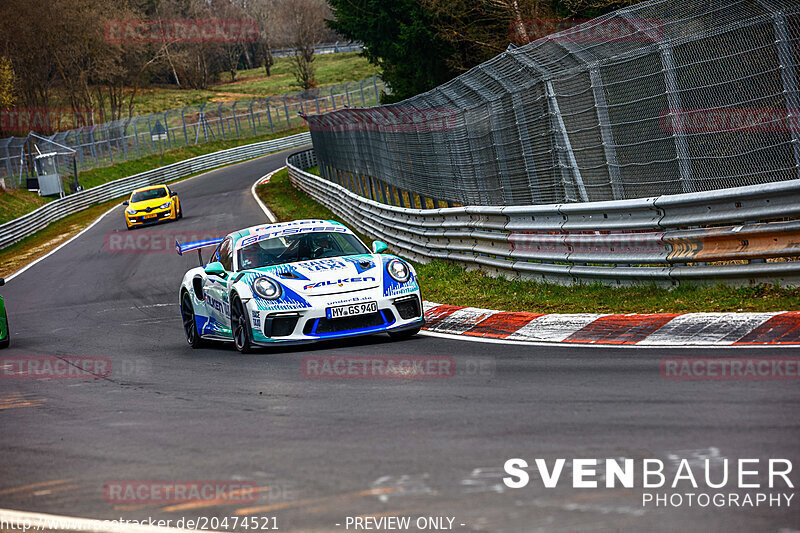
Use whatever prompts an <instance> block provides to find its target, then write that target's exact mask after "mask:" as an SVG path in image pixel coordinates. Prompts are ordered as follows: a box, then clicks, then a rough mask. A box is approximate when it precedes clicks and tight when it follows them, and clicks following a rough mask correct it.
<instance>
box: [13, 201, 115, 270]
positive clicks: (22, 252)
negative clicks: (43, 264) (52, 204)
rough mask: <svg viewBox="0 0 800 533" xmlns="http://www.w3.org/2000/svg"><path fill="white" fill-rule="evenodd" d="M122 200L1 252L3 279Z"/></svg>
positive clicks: (74, 217) (57, 224)
mask: <svg viewBox="0 0 800 533" xmlns="http://www.w3.org/2000/svg"><path fill="white" fill-rule="evenodd" d="M119 201H120V200H119V199H115V200H109V201H108V202H105V203H103V204H96V205H93V206H91V207H89V208H87V209H84V210H83V211H79V212H77V213H75V214H74V215H70V216H68V217H65V218H62V219H61V220H58V221H56V222H53V223H52V224H49V225H48V226H47V227H46V228H44V229H43V230H41V231H37V232H36V233H34V234H33V235H31V236H29V237H26V238H24V239H23V240H21V241H19V242H17V243H15V244H12V245H11V246H9V247H7V248H3V249H2V250H0V278H1V277H5V276H8V275H9V274H12V273H14V272H16V271H17V270H19V269H20V268H22V267H23V266H25V265H27V264H28V263H30V262H31V261H33V260H35V259H37V258H39V257H41V256H43V255H45V254H46V253H48V252H49V251H50V250H52V249H53V248H55V247H56V246H58V245H59V244H61V243H63V242H65V241H66V240H67V239H69V238H70V237H72V236H73V235H75V234H77V233H78V232H79V231H81V230H82V229H83V228H85V227H86V226H88V225H89V224H91V223H92V221H93V220H94V219H96V218H97V217H99V216H100V215H102V214H103V213H104V212H105V211H107V210H108V209H110V208H111V206H113V205H114V204H118V203H119Z"/></svg>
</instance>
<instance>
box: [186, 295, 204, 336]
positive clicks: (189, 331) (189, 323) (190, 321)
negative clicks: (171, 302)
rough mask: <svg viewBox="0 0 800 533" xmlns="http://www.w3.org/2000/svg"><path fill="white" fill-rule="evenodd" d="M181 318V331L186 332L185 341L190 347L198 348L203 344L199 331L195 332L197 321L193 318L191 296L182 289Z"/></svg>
mask: <svg viewBox="0 0 800 533" xmlns="http://www.w3.org/2000/svg"><path fill="white" fill-rule="evenodd" d="M181 319H183V331H184V333H186V342H188V343H189V346H191V347H192V348H200V347H201V346H202V345H203V339H201V338H200V333H198V332H197V322H196V321H195V319H194V307H192V297H191V296H190V295H189V293H188V292H186V291H184V293H183V296H182V297H181Z"/></svg>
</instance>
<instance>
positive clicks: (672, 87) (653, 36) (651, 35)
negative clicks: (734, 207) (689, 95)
mask: <svg viewBox="0 0 800 533" xmlns="http://www.w3.org/2000/svg"><path fill="white" fill-rule="evenodd" d="M619 13H620V15H622V17H623V18H624V19H625V20H627V21H628V22H630V24H631V25H632V26H633V27H634V28H636V29H637V30H639V31H641V32H642V33H644V35H646V36H647V38H648V39H650V40H651V41H652V42H653V44H654V45H655V46H656V47H657V48H658V53H659V55H660V56H661V66H662V68H663V70H664V84H665V86H666V89H667V102H668V104H669V111H668V116H669V117H670V122H671V125H672V138H673V139H674V140H675V153H676V156H677V158H678V171H679V172H680V177H679V179H680V182H681V190H682V192H685V193H686V192H694V191H695V187H694V177H693V175H692V161H691V159H690V156H689V144H688V143H687V142H686V131H685V129H684V120H683V116H682V115H683V111H682V110H683V106H682V105H681V97H680V92H679V91H680V89H679V88H678V78H677V76H676V75H675V70H676V69H675V58H674V57H673V56H672V45H671V44H670V42H669V39H668V38H667V39H665V38H664V37H663V36H662V35H660V34H659V32H658V31H656V30H654V29H653V27H652V25H651V23H650V22H648V21H645V20H644V19H642V18H640V17H638V16H636V15H634V14H632V13H631V12H630V11H629V10H626V9H623V10H620V11H619Z"/></svg>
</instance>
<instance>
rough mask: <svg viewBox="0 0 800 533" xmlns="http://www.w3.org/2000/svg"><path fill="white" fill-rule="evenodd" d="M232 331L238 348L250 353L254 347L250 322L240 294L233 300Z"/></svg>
mask: <svg viewBox="0 0 800 533" xmlns="http://www.w3.org/2000/svg"><path fill="white" fill-rule="evenodd" d="M231 331H232V332H233V343H234V344H235V345H236V349H237V350H239V351H240V352H241V353H250V352H251V351H252V349H253V345H252V343H251V342H250V324H249V322H248V320H247V313H245V310H244V305H242V300H240V299H239V297H238V296H235V297H234V298H233V301H232V302H231Z"/></svg>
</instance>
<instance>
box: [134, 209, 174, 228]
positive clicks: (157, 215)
mask: <svg viewBox="0 0 800 533" xmlns="http://www.w3.org/2000/svg"><path fill="white" fill-rule="evenodd" d="M177 218H178V217H177V215H176V214H175V213H174V212H173V209H172V208H171V207H169V208H167V209H163V210H153V211H151V212H149V213H147V212H139V213H136V214H135V215H130V214H128V213H127V211H126V212H125V222H127V224H128V226H130V227H134V226H147V225H150V224H157V223H159V222H163V221H165V220H176V219H177Z"/></svg>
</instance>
